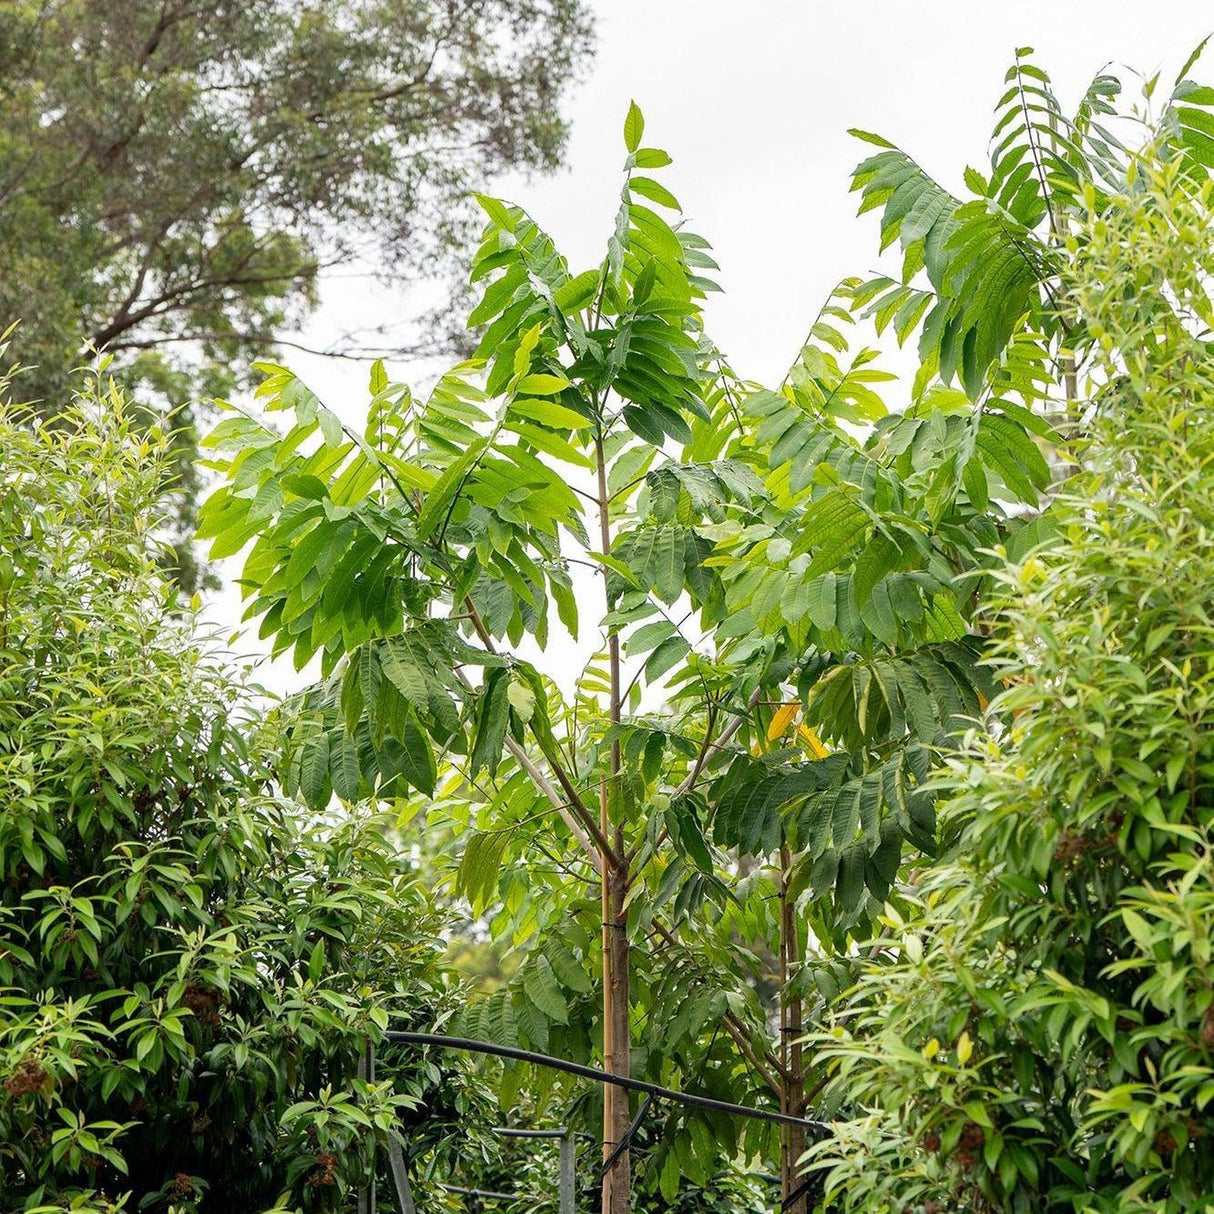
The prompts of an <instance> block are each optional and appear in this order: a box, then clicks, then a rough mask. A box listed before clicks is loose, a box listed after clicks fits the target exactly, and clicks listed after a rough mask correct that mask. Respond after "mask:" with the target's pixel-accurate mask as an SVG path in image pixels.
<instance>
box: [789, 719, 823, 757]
mask: <svg viewBox="0 0 1214 1214" xmlns="http://www.w3.org/2000/svg"><path fill="white" fill-rule="evenodd" d="M797 737H799V738H800V739H801V741H803V742H804V743H805V744H806V746H808V747H809V750H810V753H811V754H812V755H813V756H814V758H815V759H825V758H826V756H827V755H828V754H830V751H829V750H827V749H826V747H825V746H823V745H822V739H821V738H820V737H818V735H817V733H816V732H815V731H814V730H813V729H811V728H810V726H808V725H798V726H797Z"/></svg>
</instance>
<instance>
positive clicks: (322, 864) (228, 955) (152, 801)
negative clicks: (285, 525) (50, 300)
mask: <svg viewBox="0 0 1214 1214" xmlns="http://www.w3.org/2000/svg"><path fill="white" fill-rule="evenodd" d="M9 395H11V393H9V392H8V391H7V390H4V389H2V388H0V400H3V399H4V398H5V397H7V396H9ZM165 448H166V439H165V436H163V435H159V434H155V433H151V434H149V433H148V431H147V429H146V426H145V425H144V424H143V423H142V422H140V423H138V424H135V423H133V422H132V421H131V418H130V412H129V410H128V409H127V406H126V404H125V402H124V401H123V400H122V398H121V396H120V395H119V394H118V393H117V391H116V390H115V389H114V388H113V387H112V385H110V384H108V383H107V382H106V380H105V379H104V378H103V377H102V376H101V375H100V374H99V375H97V376H94V377H92V378H90V380H89V381H88V384H87V386H86V390H85V392H84V393H83V394H82V395H81V396H80V398H79V399H78V400H77V401H76V402H75V403H74V404H73V405H72V406H71V408H69V409H68V410H67V411H66V412H65V413H64V415H63V416H62V417H60V418H59V419H57V421H56V422H55V423H54V424H53V425H52V424H42V423H35V422H34V421H33V420H31V418H30V417H29V416H27V415H25V414H23V412H22V411H21V410H20V409H18V408H15V407H14V406H13V405H12V404H11V403H2V404H0V1006H2V1007H3V1016H2V1017H0V1192H3V1194H4V1201H3V1206H4V1208H5V1209H6V1210H14V1209H22V1208H24V1209H27V1210H34V1209H37V1210H48V1211H50V1210H60V1209H66V1208H71V1209H73V1210H83V1211H92V1210H96V1211H107V1212H108V1211H114V1210H134V1209H137V1208H138V1209H151V1210H162V1209H166V1208H169V1209H175V1210H179V1211H187V1210H194V1209H201V1208H204V1207H205V1208H206V1209H209V1210H223V1211H253V1210H260V1209H263V1208H265V1207H266V1206H269V1205H273V1204H274V1203H275V1202H278V1201H279V1200H280V1199H281V1201H282V1202H283V1203H284V1204H288V1205H295V1206H298V1207H301V1208H305V1209H332V1208H337V1207H338V1205H339V1204H340V1202H341V1199H342V1195H343V1194H344V1193H345V1192H346V1191H347V1190H348V1188H349V1186H351V1185H352V1184H354V1183H356V1182H357V1180H358V1178H359V1176H360V1175H361V1174H362V1171H363V1169H364V1167H365V1159H366V1155H367V1151H368V1144H369V1142H370V1140H371V1135H370V1134H368V1133H367V1132H366V1131H367V1129H369V1128H370V1129H372V1130H373V1131H374V1132H375V1133H377V1134H378V1135H380V1136H381V1137H382V1136H383V1135H384V1134H386V1133H387V1131H388V1128H389V1126H390V1125H391V1124H392V1122H393V1120H394V1119H395V1117H396V1114H397V1112H398V1110H400V1109H401V1108H410V1107H419V1108H421V1107H426V1106H428V1105H429V1104H431V1103H435V1102H438V1103H441V1104H443V1106H444V1107H450V1110H451V1113H452V1114H453V1115H459V1114H460V1113H463V1112H466V1111H467V1104H468V1100H469V1099H470V1098H471V1097H470V1096H469V1095H468V1093H466V1092H464V1091H463V1089H462V1087H461V1085H460V1084H459V1083H458V1082H454V1081H451V1080H450V1078H449V1076H447V1075H445V1074H444V1073H443V1072H441V1071H439V1070H438V1069H437V1068H432V1069H430V1070H422V1069H417V1070H413V1071H410V1070H407V1069H405V1070H402V1071H398V1072H397V1076H396V1083H395V1084H393V1083H392V1082H381V1083H379V1084H378V1085H371V1084H367V1083H363V1082H360V1081H355V1068H356V1066H357V1062H358V1059H359V1057H360V1053H361V1050H362V1048H363V1043H364V1041H365V1039H366V1037H367V1036H368V1035H369V1034H370V1035H377V1034H378V1030H379V1029H380V1028H382V1027H383V1026H384V1025H385V1024H386V1022H387V1018H388V1014H389V1011H390V1010H391V1011H392V1012H393V1013H394V1014H399V1015H401V1016H403V1017H405V1019H406V1021H408V1020H410V1019H411V1020H412V1021H413V1022H414V1024H415V1025H424V1024H426V1023H428V1022H429V1021H430V1019H431V1018H432V1016H433V1015H434V1014H435V1012H436V1010H438V1009H440V1008H441V1007H442V1006H443V1005H444V1003H445V1000H446V998H447V996H446V995H445V994H444V991H443V988H442V986H441V984H440V982H439V980H438V978H437V977H436V974H437V968H436V961H437V957H438V950H439V948H440V947H441V945H440V944H439V943H438V942H437V941H436V932H437V929H438V927H439V926H440V924H439V921H438V919H437V917H436V915H435V914H434V912H433V911H432V910H431V909H430V908H429V907H428V905H427V901H426V898H425V897H424V896H423V894H422V892H421V891H420V890H419V888H418V887H417V885H416V883H415V881H414V879H413V878H412V877H410V875H409V874H408V872H407V871H405V870H404V869H403V868H402V867H401V866H400V865H399V863H398V862H397V860H396V859H395V857H394V856H392V855H391V853H390V851H389V849H388V848H387V847H386V845H385V844H384V843H383V842H382V831H381V829H380V828H379V826H378V825H377V823H376V822H375V821H374V820H372V819H369V818H366V817H362V818H360V817H359V816H358V815H353V816H349V817H347V818H346V819H344V820H343V821H342V822H341V823H331V822H327V821H325V820H323V819H321V818H318V817H317V816H316V815H312V814H308V813H307V812H306V811H302V810H300V809H299V808H298V807H296V806H293V805H291V804H289V803H286V802H284V801H282V800H281V799H279V798H278V797H277V796H276V795H275V788H274V785H273V784H272V782H271V774H270V768H269V766H268V764H267V759H266V756H267V755H268V754H269V753H270V752H271V750H272V749H273V748H274V745H275V743H274V739H273V737H272V736H271V733H272V731H271V730H270V728H269V727H268V726H267V725H265V724H264V723H262V722H259V721H258V720H256V719H252V718H249V717H248V716H247V713H245V712H244V710H243V709H242V707H241V705H242V702H243V700H242V697H243V698H247V694H246V692H245V691H244V689H242V688H241V687H240V686H239V685H238V683H236V682H234V681H233V678H232V677H231V675H230V674H229V673H227V672H226V669H227V668H225V667H224V666H223V665H222V664H221V662H220V661H219V659H218V657H217V656H216V655H212V654H210V653H208V651H207V648H206V646H205V645H203V644H201V643H200V642H199V640H198V639H196V634H195V630H194V623H193V620H192V617H191V615H190V612H189V611H188V610H187V609H186V607H185V606H184V605H183V604H182V603H180V602H179V601H178V600H177V598H176V597H175V591H174V590H173V589H172V587H171V586H170V585H169V584H168V583H167V582H166V581H165V580H164V579H163V578H162V577H161V576H160V574H159V573H158V572H157V556H158V543H157V534H158V527H159V522H160V519H159V516H158V514H157V510H156V505H155V503H156V502H157V500H158V499H161V500H162V489H163V482H162V477H163V466H162V461H163V459H164V457H165Z"/></svg>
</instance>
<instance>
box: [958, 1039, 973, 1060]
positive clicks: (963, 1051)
mask: <svg viewBox="0 0 1214 1214" xmlns="http://www.w3.org/2000/svg"><path fill="white" fill-rule="evenodd" d="M973 1052H974V1043H973V1042H972V1041H971V1040H970V1035H969V1033H962V1034H961V1036H960V1037H958V1038H957V1062H958V1063H959V1064H960V1065H961V1066H965V1064H966V1063H967V1062H969V1060H970V1057H971V1056H972V1055H973Z"/></svg>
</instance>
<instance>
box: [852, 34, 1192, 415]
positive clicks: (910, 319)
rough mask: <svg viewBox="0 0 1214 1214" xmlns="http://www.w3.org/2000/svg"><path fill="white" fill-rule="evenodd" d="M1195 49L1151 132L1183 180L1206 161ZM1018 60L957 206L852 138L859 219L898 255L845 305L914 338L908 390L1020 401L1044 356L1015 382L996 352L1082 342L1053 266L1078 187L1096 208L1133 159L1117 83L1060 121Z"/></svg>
mask: <svg viewBox="0 0 1214 1214" xmlns="http://www.w3.org/2000/svg"><path fill="white" fill-rule="evenodd" d="M1203 45H1204V44H1203ZM1200 49H1201V48H1199V49H1198V52H1197V53H1195V54H1194V55H1193V56H1192V57H1191V58H1190V60H1189V62H1188V63H1187V64H1186V65H1185V67H1184V69H1183V70H1182V71H1181V73H1180V77H1179V78H1178V81H1177V83H1176V86H1175V88H1174V90H1173V93H1172V95H1171V97H1170V98H1169V99H1168V101H1167V103H1166V105H1165V107H1164V109H1163V112H1162V113H1161V114H1160V115H1159V116H1158V118H1157V119H1155V120H1154V128H1155V129H1156V130H1157V131H1158V132H1159V133H1160V137H1161V139H1162V143H1161V148H1162V149H1163V151H1164V152H1165V153H1166V154H1167V155H1169V156H1174V157H1177V158H1178V159H1179V160H1181V161H1182V162H1183V163H1184V164H1185V165H1186V172H1190V173H1196V174H1198V175H1203V174H1204V173H1205V171H1206V169H1208V168H1209V167H1210V165H1211V164H1214V154H1212V153H1214V142H1212V141H1211V138H1210V134H1209V132H1210V128H1211V124H1212V119H1211V108H1212V107H1214V93H1212V92H1211V91H1210V89H1209V88H1207V87H1205V86H1202V85H1198V84H1196V83H1195V82H1193V81H1191V80H1189V79H1188V78H1187V73H1188V71H1189V69H1190V68H1191V67H1192V66H1193V64H1194V63H1195V61H1196V59H1197V56H1198V54H1199V53H1200ZM1031 56H1032V48H1031V47H1023V48H1021V49H1020V50H1018V51H1017V53H1016V59H1015V63H1014V64H1013V65H1012V67H1011V68H1010V69H1009V70H1008V73H1007V76H1006V78H1005V84H1006V85H1007V91H1006V92H1005V93H1004V94H1003V96H1002V97H1001V98H1000V99H999V102H998V105H997V106H996V122H995V127H994V131H993V133H992V136H991V153H990V171H989V174H983V173H980V172H978V171H977V170H975V169H972V168H971V169H967V170H966V172H965V184H966V186H967V188H968V190H969V197H967V198H965V199H961V198H958V197H956V196H955V195H953V194H952V193H951V192H949V191H948V190H946V189H944V188H943V187H942V186H941V185H939V184H938V183H937V182H936V181H935V180H934V179H933V178H932V177H931V176H929V175H928V174H927V173H926V172H925V171H924V170H923V169H922V168H921V167H920V166H919V165H918V164H917V163H916V162H915V161H914V160H912V159H911V157H910V156H908V155H907V154H906V153H905V152H903V151H902V150H901V149H900V148H897V147H895V146H894V145H893V144H891V143H889V142H888V141H887V140H885V139H883V138H882V137H881V136H879V135H873V134H869V133H868V132H864V131H855V132H853V134H855V135H857V136H858V137H859V138H860V139H863V140H864V141H865V142H867V143H870V144H873V145H875V146H876V147H877V148H878V149H879V150H878V151H877V152H876V153H875V154H874V155H872V156H870V157H869V158H867V159H866V160H864V161H863V162H862V163H861V164H860V165H859V166H858V167H857V168H856V170H855V174H854V179H853V189H855V190H858V191H859V192H860V196H861V206H860V211H861V213H863V212H866V211H872V210H879V211H880V213H881V247H882V248H883V249H884V248H886V247H887V246H889V245H891V244H893V243H894V242H895V241H897V242H898V244H899V246H900V247H901V249H902V252H903V269H902V274H901V278H900V279H899V280H893V279H890V278H884V277H883V278H877V279H874V280H872V281H871V282H868V283H865V284H864V285H863V286H862V287H861V288H860V290H859V291H858V293H857V301H858V302H859V303H861V304H864V305H865V310H866V314H868V315H872V316H874V317H875V318H876V320H877V323H878V326H879V328H881V329H884V328H885V327H886V326H891V325H892V327H893V329H894V331H895V333H896V335H897V338H898V341H899V342H900V343H901V342H903V341H905V340H906V339H907V338H908V337H909V335H910V334H911V333H912V332H913V331H914V330H915V329H918V330H919V356H920V360H921V364H922V366H921V370H920V374H919V377H918V379H917V381H916V388H917V393H916V394H917V395H919V394H921V393H922V391H924V390H925V389H926V388H927V386H928V385H929V384H930V383H931V382H932V380H933V379H934V378H935V377H936V376H939V378H940V379H941V380H942V381H943V382H944V383H945V384H948V383H950V382H951V381H952V380H953V379H954V377H956V378H958V379H959V380H960V382H961V384H962V386H963V387H964V389H965V392H966V394H967V395H968V396H969V397H970V399H971V400H974V401H979V400H983V399H984V398H986V397H998V396H1001V395H1003V394H1004V393H1005V392H1007V391H1009V390H1011V391H1015V392H1017V393H1018V394H1020V395H1021V396H1023V397H1024V398H1025V403H1026V404H1031V403H1032V401H1033V400H1034V399H1037V398H1038V395H1039V391H1040V386H1041V381H1042V378H1043V377H1042V375H1041V370H1042V368H1041V366H1040V362H1041V361H1043V360H1034V361H1038V367H1037V370H1036V373H1035V374H1034V373H1032V372H1030V373H1029V374H1028V375H1027V376H1017V375H1016V374H1015V373H1014V371H1015V368H1013V367H1008V366H1006V365H1003V362H1004V359H1005V356H1006V354H1007V352H1008V351H1009V349H1010V348H1012V347H1013V346H1014V344H1015V343H1016V342H1018V341H1022V340H1025V339H1028V340H1030V341H1032V342H1042V343H1044V344H1045V345H1046V346H1049V347H1052V348H1053V349H1054V350H1056V351H1057V353H1058V357H1059V358H1060V359H1065V358H1066V357H1067V351H1068V350H1069V349H1072V348H1074V347H1076V346H1078V345H1082V344H1083V343H1084V342H1085V340H1086V336H1085V332H1084V324H1085V321H1084V317H1083V316H1082V314H1081V313H1080V312H1078V311H1077V310H1076V309H1075V308H1074V307H1073V306H1072V305H1071V303H1070V302H1069V301H1068V299H1067V297H1066V290H1065V267H1066V264H1067V261H1068V258H1069V257H1070V256H1072V255H1073V251H1072V252H1068V250H1067V247H1066V244H1067V237H1068V235H1069V234H1070V232H1071V229H1072V226H1073V225H1074V224H1075V223H1081V222H1082V220H1083V217H1084V215H1085V214H1086V210H1087V206H1088V201H1087V198H1086V193H1087V192H1088V191H1091V192H1092V193H1093V194H1094V196H1095V199H1096V203H1095V205H1096V207H1097V209H1100V208H1101V207H1103V206H1106V205H1113V204H1114V203H1113V200H1114V199H1115V197H1116V196H1117V195H1118V194H1119V193H1120V192H1122V191H1123V190H1124V189H1125V188H1126V185H1127V181H1128V179H1129V174H1130V173H1131V172H1132V165H1133V163H1134V158H1133V155H1132V153H1131V151H1130V149H1129V148H1128V147H1127V146H1126V144H1125V143H1124V142H1123V141H1122V138H1121V137H1119V134H1118V132H1119V131H1121V132H1122V133H1123V134H1124V133H1125V129H1126V126H1127V119H1128V118H1131V117H1134V116H1133V115H1131V114H1127V113H1126V112H1124V111H1123V110H1119V109H1118V107H1117V99H1118V98H1119V97H1120V94H1121V91H1122V85H1121V81H1120V80H1119V79H1118V78H1117V77H1115V76H1112V75H1109V74H1108V73H1106V72H1101V73H1100V74H1099V75H1097V76H1096V77H1095V79H1094V80H1093V81H1092V83H1091V84H1090V85H1089V87H1088V89H1087V90H1086V91H1085V93H1084V95H1083V98H1082V100H1081V101H1080V103H1079V105H1078V107H1077V108H1076V110H1075V112H1074V113H1073V114H1070V115H1068V114H1067V113H1066V112H1065V111H1064V110H1063V108H1062V106H1061V104H1060V103H1059V101H1058V99H1057V97H1056V96H1055V95H1054V92H1053V86H1052V84H1051V82H1050V78H1049V76H1048V74H1047V73H1046V72H1045V71H1044V70H1043V69H1042V68H1041V67H1039V66H1038V65H1037V64H1036V63H1034V62H1033V60H1032V58H1031ZM1156 85H1157V78H1153V79H1151V80H1150V81H1148V83H1147V87H1146V90H1145V92H1146V99H1147V101H1148V103H1149V102H1150V101H1151V99H1152V97H1153V94H1154V92H1155V88H1156ZM1135 120H1136V121H1140V120H1141V118H1140V117H1135ZM1127 137H1128V136H1127ZM1080 230H1082V229H1080ZM924 279H926V283H924ZM1009 372H1010V373H1011V374H1009ZM1044 378H1045V379H1046V380H1047V381H1048V379H1049V378H1050V376H1049V373H1048V371H1047V372H1046V374H1045V376H1044ZM1068 394H1069V395H1071V396H1073V395H1074V392H1073V390H1072V391H1070V392H1069V393H1068Z"/></svg>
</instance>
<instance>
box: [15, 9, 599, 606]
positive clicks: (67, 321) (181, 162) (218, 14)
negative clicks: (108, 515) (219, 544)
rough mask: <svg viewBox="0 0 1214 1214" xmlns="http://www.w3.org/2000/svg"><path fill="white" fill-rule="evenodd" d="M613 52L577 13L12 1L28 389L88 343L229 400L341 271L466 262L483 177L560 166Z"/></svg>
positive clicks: (59, 375) (47, 397) (56, 380)
mask: <svg viewBox="0 0 1214 1214" xmlns="http://www.w3.org/2000/svg"><path fill="white" fill-rule="evenodd" d="M590 47H591V35H590V23H589V19H588V17H587V14H586V12H585V8H584V6H583V4H582V3H581V2H580V0H339V2H334V3H318V2H308V0H239V2H230V0H218V2H217V3H211V4H195V3H192V2H191V0H130V2H129V3H123V4H112V3H108V2H107V0H17V2H16V3H15V4H6V5H4V6H3V8H2V9H0V165H2V166H3V167H0V245H2V246H3V248H4V250H5V258H4V266H3V269H2V270H0V317H3V318H4V320H3V323H4V324H7V323H9V322H11V321H13V320H20V321H21V322H22V324H21V329H20V331H19V333H18V335H17V337H16V339H15V344H14V353H15V354H16V356H17V357H18V358H20V359H21V360H22V361H23V362H25V363H27V364H30V365H32V366H34V367H35V368H36V370H34V371H33V372H30V373H27V375H26V376H25V377H24V379H23V381H22V388H23V391H25V392H26V393H29V394H31V395H32V396H34V397H36V398H40V399H42V400H44V401H47V402H61V401H62V400H64V399H65V393H64V387H65V385H66V384H67V383H68V382H70V380H69V376H70V372H71V368H72V367H73V366H74V365H76V364H77V363H78V362H79V361H80V360H81V356H82V353H83V351H84V350H85V348H86V346H87V345H88V344H90V343H91V344H93V345H96V346H105V347H107V348H108V349H109V350H110V351H111V352H113V353H114V354H115V355H116V359H117V361H116V363H115V366H116V368H117V369H118V370H120V371H121V372H122V374H123V376H124V378H126V380H127V381H128V383H129V384H131V385H134V384H135V383H137V382H142V383H143V384H144V385H146V387H148V388H151V389H155V390H157V391H158V393H159V395H160V396H161V397H162V399H163V400H165V401H166V402H170V403H172V404H174V405H180V404H181V403H182V402H184V401H186V400H189V399H191V398H193V397H196V396H197V397H210V396H215V395H224V394H226V393H227V391H229V390H230V389H231V387H232V386H233V384H234V382H235V381H236V376H237V372H236V371H235V370H234V369H235V368H240V367H242V366H245V365H247V363H248V361H249V359H250V357H251V356H252V355H253V354H257V355H262V356H264V355H265V354H266V352H267V351H270V350H272V349H273V348H274V344H275V340H276V338H277V337H279V336H280V335H281V334H282V332H283V330H284V329H285V328H286V327H287V326H288V325H291V324H294V323H296V322H298V321H299V320H300V319H301V318H302V317H303V316H304V315H306V313H307V311H308V309H309V308H310V307H312V305H313V304H314V303H315V301H316V289H317V282H318V278H319V276H320V275H321V273H322V272H323V270H324V268H325V267H326V266H331V265H334V264H338V263H342V264H345V263H350V262H353V261H355V260H362V261H369V262H370V263H372V264H373V266H374V269H375V270H376V271H377V272H378V273H380V274H382V275H383V276H384V277H386V278H391V279H396V280H403V279H405V278H407V277H408V276H409V275H411V274H417V273H418V272H421V271H425V272H426V273H429V274H433V273H434V272H435V271H436V270H439V269H441V268H442V267H444V266H446V265H448V264H449V261H450V257H451V254H452V251H453V250H454V249H458V248H460V247H463V237H464V236H465V234H466V226H467V223H468V220H469V212H468V209H467V207H466V205H465V199H466V197H467V194H468V191H469V186H470V183H471V182H472V181H475V182H476V183H478V184H479V183H480V182H482V181H483V180H484V179H485V176H486V174H493V173H495V172H498V171H501V170H503V169H508V168H524V169H537V170H547V169H552V168H554V167H555V166H556V164H557V163H558V160H559V156H560V153H561V150H562V148H563V146H564V142H565V136H566V125H565V123H564V121H563V119H562V118H561V115H560V108H559V107H560V101H561V98H562V95H563V93H564V92H565V90H566V89H567V87H568V85H569V83H570V81H571V78H572V77H573V75H574V74H575V72H576V70H577V68H578V67H579V65H580V64H582V63H583V62H584V61H585V59H586V57H587V55H588V54H589V51H590ZM335 345H336V346H337V348H341V346H342V342H341V341H340V340H339V341H337V342H336V343H335ZM191 420H192V419H191V416H190V414H189V413H188V412H187V413H185V414H183V415H181V416H180V417H179V425H182V426H184V427H186V429H185V432H184V433H183V439H182V446H183V448H184V449H185V452H186V453H187V454H188V452H189V451H190V450H192V447H193V439H192V436H191V434H190V433H189V425H190V422H191ZM187 466H188V461H183V462H182V466H181V468H182V473H183V474H184V475H185V477H186V480H185V481H184V483H183V485H182V488H183V490H184V496H185V497H186V498H187V499H192V494H193V490H194V488H195V484H194V481H193V479H192V478H191V477H190V474H189V473H188V471H187ZM188 506H189V501H187V510H186V512H185V517H184V518H183V520H182V522H183V527H182V528H180V530H181V531H182V534H185V531H186V527H185V526H184V524H186V523H188V518H189V515H190V513H191V512H190V510H189V509H188ZM181 556H182V558H183V559H185V558H186V556H187V554H186V553H185V550H184V545H182V553H181ZM183 574H184V580H186V581H187V582H188V581H189V580H190V578H191V576H192V567H189V566H187V568H185V569H184V570H183Z"/></svg>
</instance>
